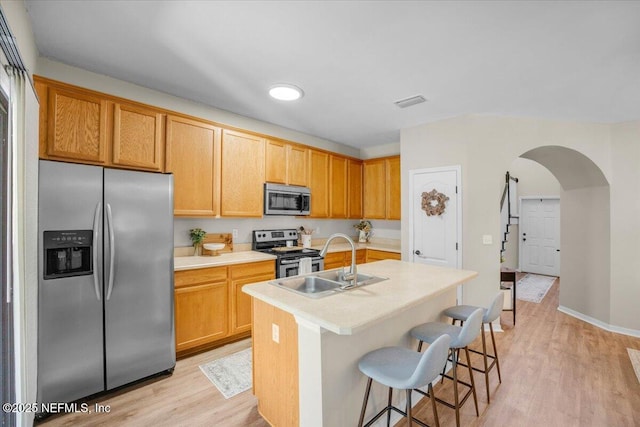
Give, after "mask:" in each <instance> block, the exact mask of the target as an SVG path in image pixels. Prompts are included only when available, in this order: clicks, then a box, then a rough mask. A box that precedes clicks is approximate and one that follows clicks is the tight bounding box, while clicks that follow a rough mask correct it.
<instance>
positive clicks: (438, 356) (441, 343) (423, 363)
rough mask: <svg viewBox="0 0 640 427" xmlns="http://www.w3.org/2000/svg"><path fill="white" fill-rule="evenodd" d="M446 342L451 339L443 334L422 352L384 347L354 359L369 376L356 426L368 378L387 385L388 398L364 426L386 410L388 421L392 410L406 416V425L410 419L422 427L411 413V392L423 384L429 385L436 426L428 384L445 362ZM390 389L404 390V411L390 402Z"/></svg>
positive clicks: (367, 395) (363, 407) (367, 390)
mask: <svg viewBox="0 0 640 427" xmlns="http://www.w3.org/2000/svg"><path fill="white" fill-rule="evenodd" d="M450 341H451V339H450V338H449V337H448V336H446V335H443V336H442V337H441V338H440V339H438V340H434V341H433V344H431V345H430V346H429V348H428V349H427V351H425V352H424V353H417V352H415V351H412V350H409V349H407V348H404V347H384V348H380V349H378V350H374V351H371V352H369V353H367V354H365V355H364V356H362V358H361V359H360V361H359V362H358V368H359V369H360V371H361V372H362V373H363V374H365V375H366V376H367V377H369V379H368V381H367V389H366V391H365V396H364V402H363V403H362V411H361V412H360V421H359V423H358V425H359V426H362V423H363V422H364V414H365V411H366V409H367V401H368V400H369V392H370V391H371V382H372V380H375V381H376V382H378V383H380V384H382V385H385V386H387V387H389V398H388V402H387V407H386V408H384V409H383V410H382V411H380V412H379V413H378V414H376V415H375V416H374V417H373V418H372V419H371V420H370V421H369V422H368V423H367V424H366V425H367V426H369V425H371V424H373V423H374V422H375V421H376V420H377V419H378V418H379V417H380V416H382V414H384V413H385V412H386V413H387V424H388V423H389V419H390V417H391V411H392V410H394V411H396V412H398V413H400V414H402V415H403V416H405V417H407V420H408V424H409V426H411V425H412V422H413V421H415V422H417V423H418V424H420V425H423V426H426V424H424V423H423V422H422V421H420V420H417V419H415V418H413V417H412V415H411V391H412V390H413V389H414V388H419V387H424V386H428V388H429V393H428V394H429V395H430V396H431V404H432V406H433V411H434V417H435V420H436V425H439V422H438V413H437V411H436V402H435V397H434V394H433V387H432V385H431V383H432V382H433V381H434V380H435V379H436V378H437V377H438V375H439V373H440V367H441V366H442V365H443V364H444V363H446V361H447V354H448V351H449V343H450ZM394 388H395V389H401V390H406V392H407V408H406V409H407V410H406V413H405V412H403V411H401V410H400V409H398V408H396V407H394V406H393V405H391V398H392V393H393V389H394Z"/></svg>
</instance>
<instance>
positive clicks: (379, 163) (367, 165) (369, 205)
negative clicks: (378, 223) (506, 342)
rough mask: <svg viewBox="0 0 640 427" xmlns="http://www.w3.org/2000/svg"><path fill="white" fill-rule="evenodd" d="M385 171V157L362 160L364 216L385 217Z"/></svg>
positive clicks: (368, 217)
mask: <svg viewBox="0 0 640 427" xmlns="http://www.w3.org/2000/svg"><path fill="white" fill-rule="evenodd" d="M385 180H386V172H385V159H373V160H365V161H364V191H363V195H364V203H363V204H364V217H365V218H367V219H385V217H386V211H387V210H386V183H385Z"/></svg>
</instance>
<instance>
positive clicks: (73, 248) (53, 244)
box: [43, 230, 93, 280]
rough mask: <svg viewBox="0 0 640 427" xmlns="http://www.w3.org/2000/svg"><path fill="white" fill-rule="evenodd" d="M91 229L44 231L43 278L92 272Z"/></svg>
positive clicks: (56, 277) (82, 274) (57, 277)
mask: <svg viewBox="0 0 640 427" xmlns="http://www.w3.org/2000/svg"><path fill="white" fill-rule="evenodd" d="M92 243H93V231H92V230H64V231H45V232H44V235H43V246H44V261H45V262H44V263H45V265H44V279H45V280H46V279H59V278H62V277H70V276H84V275H88V274H93V266H92V264H91V251H92Z"/></svg>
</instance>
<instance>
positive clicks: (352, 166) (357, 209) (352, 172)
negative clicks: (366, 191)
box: [347, 159, 363, 219]
mask: <svg viewBox="0 0 640 427" xmlns="http://www.w3.org/2000/svg"><path fill="white" fill-rule="evenodd" d="M347 183H348V196H347V206H348V214H347V217H348V218H352V219H361V218H363V216H362V197H363V194H362V162H361V161H358V160H353V159H349V164H348V179H347Z"/></svg>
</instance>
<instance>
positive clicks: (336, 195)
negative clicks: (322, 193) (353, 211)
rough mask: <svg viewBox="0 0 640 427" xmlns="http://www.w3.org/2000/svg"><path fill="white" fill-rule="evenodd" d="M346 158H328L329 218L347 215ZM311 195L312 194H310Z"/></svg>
mask: <svg viewBox="0 0 640 427" xmlns="http://www.w3.org/2000/svg"><path fill="white" fill-rule="evenodd" d="M347 181H348V172H347V159H346V158H344V157H338V156H333V155H332V156H330V158H329V182H330V191H329V195H330V198H329V208H330V215H329V216H330V217H331V218H346V217H347V189H348V182H347ZM312 197H313V194H312Z"/></svg>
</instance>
